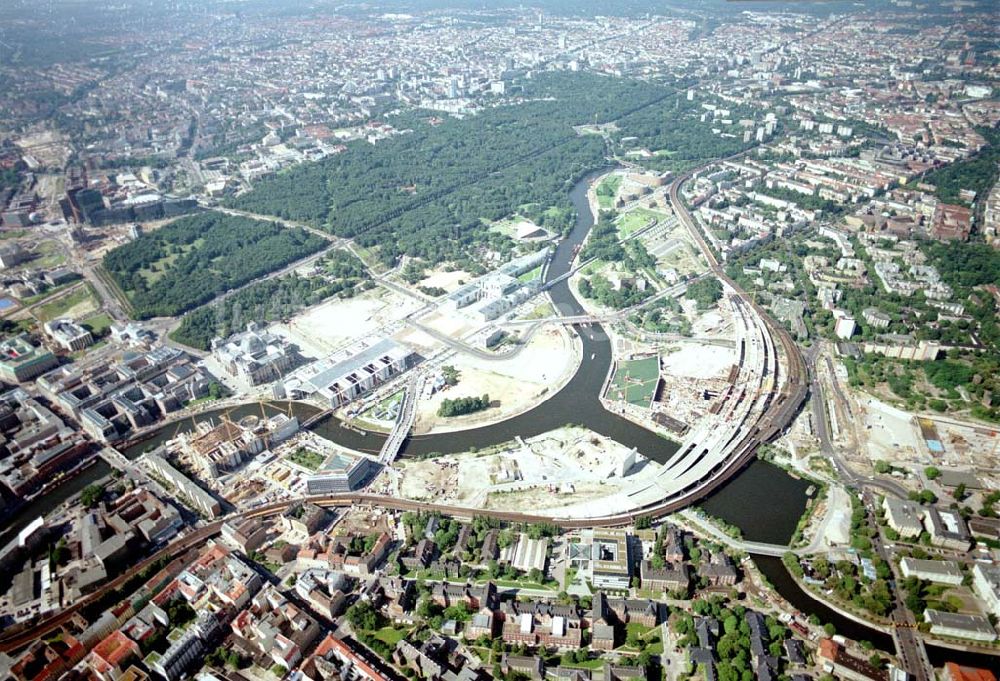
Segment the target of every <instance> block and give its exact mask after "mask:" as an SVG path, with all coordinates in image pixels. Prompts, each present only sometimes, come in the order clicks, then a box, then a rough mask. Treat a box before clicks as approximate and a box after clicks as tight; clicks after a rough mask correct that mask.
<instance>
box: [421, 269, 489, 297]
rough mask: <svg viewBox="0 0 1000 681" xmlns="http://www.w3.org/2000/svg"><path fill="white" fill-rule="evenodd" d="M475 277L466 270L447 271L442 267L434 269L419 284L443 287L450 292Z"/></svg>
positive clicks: (429, 286)
mask: <svg viewBox="0 0 1000 681" xmlns="http://www.w3.org/2000/svg"><path fill="white" fill-rule="evenodd" d="M474 278H475V277H473V275H471V274H469V273H468V272H466V271H465V270H455V271H453V272H447V271H445V269H444V268H443V267H440V268H438V269H436V270H432V271H431V274H430V275H429V276H428V277H426V278H425V279H424V280H423V281H421V282H419V283H418V284H417V285H418V286H424V287H427V288H443V289H444V290H445V291H447V292H448V293H451V292H452V291H454V290H455V289H457V288H458V287H459V286H461V285H462V282H466V283H468V282H470V281H472V280H473V279H474Z"/></svg>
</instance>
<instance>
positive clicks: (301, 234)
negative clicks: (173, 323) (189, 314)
mask: <svg viewBox="0 0 1000 681" xmlns="http://www.w3.org/2000/svg"><path fill="white" fill-rule="evenodd" d="M327 243H328V242H327V241H326V240H325V239H322V238H320V237H318V236H315V235H313V234H310V233H309V232H307V231H305V230H302V229H287V228H285V227H282V226H280V225H278V224H277V223H274V222H264V221H261V220H251V219H248V218H242V217H234V216H231V215H224V214H222V213H214V212H207V213H199V214H197V215H190V216H187V217H184V218H181V219H180V220H177V221H175V222H172V223H170V224H169V225H167V226H166V227H163V228H161V229H158V230H156V231H154V232H148V233H146V234H143V235H142V236H141V237H139V238H138V239H136V240H135V241H133V242H131V243H128V244H126V245H124V246H120V247H119V248H116V249H115V250H113V251H111V252H110V253H108V254H107V255H106V256H104V267H105V269H107V271H108V272H109V273H110V274H111V276H112V277H113V278H114V279H115V281H116V282H117V283H118V285H119V286H120V287H121V288H122V290H123V291H125V294H126V295H127V296H128V298H129V300H130V301H131V303H132V306H133V308H134V310H135V315H136V317H138V318H139V319H147V318H149V317H157V316H172V315H176V314H178V313H180V312H184V311H185V310H190V309H191V308H193V307H196V306H198V305H202V304H204V303H207V302H208V301H210V300H212V299H213V298H214V297H215V296H217V295H218V294H220V293H223V292H224V291H228V290H230V289H233V288H236V287H238V286H241V285H243V284H245V283H246V282H248V281H251V280H253V279H256V278H257V277H260V276H263V275H266V274H268V273H270V272H273V271H274V270H276V269H278V268H280V267H282V266H284V265H287V264H288V263H290V262H293V261H295V260H298V259H300V258H303V257H305V256H307V255H309V254H310V253H314V252H316V251H318V250H320V249H321V248H323V247H324V246H326V245H327Z"/></svg>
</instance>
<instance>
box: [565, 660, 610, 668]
mask: <svg viewBox="0 0 1000 681" xmlns="http://www.w3.org/2000/svg"><path fill="white" fill-rule="evenodd" d="M559 666H561V667H571V668H573V669H603V668H604V658H602V657H596V658H594V659H593V660H587V661H586V662H560V663H559Z"/></svg>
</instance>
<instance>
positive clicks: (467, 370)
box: [414, 327, 579, 434]
mask: <svg viewBox="0 0 1000 681" xmlns="http://www.w3.org/2000/svg"><path fill="white" fill-rule="evenodd" d="M578 363H579V350H578V349H577V347H576V343H574V341H573V340H572V338H571V337H570V336H569V334H568V332H567V331H566V330H565V329H563V328H562V327H556V328H550V329H544V330H541V331H539V332H538V333H536V334H535V335H534V336H533V337H532V339H531V341H530V342H529V343H528V345H527V346H525V348H524V349H523V350H522V351H521V352H520V353H519V354H518V355H517V357H515V358H513V359H510V360H506V361H489V360H485V359H481V358H478V357H472V356H470V355H465V354H461V353H459V354H456V355H454V356H453V357H452V358H451V359H449V360H448V361H446V362H445V364H450V365H451V366H454V367H455V368H456V369H458V371H459V382H458V385H456V386H453V387H450V388H447V389H445V390H442V391H440V392H438V393H436V394H435V395H433V396H432V397H431V398H430V399H427V400H421V402H420V404H419V405H418V407H417V421H416V424H415V425H414V432H415V433H417V434H426V433H429V432H448V431H454V430H462V429H465V428H471V427H474V426H481V425H483V424H486V423H494V422H496V421H501V420H503V419H506V418H510V417H511V416H514V415H516V414H520V413H522V412H524V411H527V410H528V409H531V408H532V407H534V406H536V405H537V404H539V403H540V402H542V401H544V400H545V399H546V398H547V397H551V396H552V395H554V394H555V393H557V392H559V389H560V388H562V386H563V385H564V384H565V383H566V382H567V381H568V380H569V379H570V378H572V377H573V374H574V373H575V372H576V368H577V366H578ZM483 394H489V396H490V399H491V400H492V401H493V402H498V403H499V404H498V405H497V406H495V407H491V408H490V409H487V410H486V411H482V412H478V413H475V414H468V415H465V416H455V417H450V418H444V417H440V416H438V415H437V410H438V408H439V407H440V406H441V402H442V401H443V400H444V399H446V398H447V399H455V398H456V397H470V396H480V395H483Z"/></svg>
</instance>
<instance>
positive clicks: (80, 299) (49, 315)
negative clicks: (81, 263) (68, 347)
mask: <svg viewBox="0 0 1000 681" xmlns="http://www.w3.org/2000/svg"><path fill="white" fill-rule="evenodd" d="M88 301H90V303H91V304H92V306H93V309H96V308H97V307H98V303H97V298H96V296H94V293H93V291H92V290H91V288H90V284H84V285H83V286H81V287H80V288H79V289H77V290H76V291H73V292H72V293H70V294H67V295H65V296H63V297H61V298H59V299H58V300H53V301H51V302H48V303H44V304H42V305H40V306H38V307H37V308H35V310H34V315H35V318H37V319H38V321H40V322H48V321H52V320H53V319H57V318H59V317H62V316H64V315H65V314H66V313H67V312H69V311H70V310H72V309H73V308H74V307H77V306H78V305H83V304H84V303H86V302H88ZM93 309H92V310H88V312H93Z"/></svg>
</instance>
